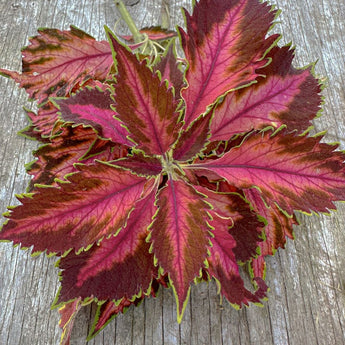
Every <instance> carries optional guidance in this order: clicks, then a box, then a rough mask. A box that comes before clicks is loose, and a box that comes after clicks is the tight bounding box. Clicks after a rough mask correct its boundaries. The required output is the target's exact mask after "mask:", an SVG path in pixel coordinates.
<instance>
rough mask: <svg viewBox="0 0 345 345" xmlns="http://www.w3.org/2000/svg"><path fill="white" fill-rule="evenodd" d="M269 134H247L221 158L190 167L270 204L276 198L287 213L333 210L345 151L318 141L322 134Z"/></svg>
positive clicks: (343, 188) (343, 192) (341, 193)
mask: <svg viewBox="0 0 345 345" xmlns="http://www.w3.org/2000/svg"><path fill="white" fill-rule="evenodd" d="M271 134H272V132H271V131H266V132H265V133H254V134H251V135H249V136H248V137H247V138H246V139H245V140H244V141H243V143H242V145H241V146H239V147H235V148H232V149H231V150H230V151H229V152H226V153H225V154H224V155H223V156H222V157H221V158H219V159H215V160H208V161H205V162H203V163H202V164H201V163H199V164H195V165H194V166H195V168H204V169H208V170H209V171H210V172H211V173H216V174H218V175H219V176H220V177H222V178H225V179H226V180H227V181H228V182H229V183H230V184H233V185H235V186H236V187H238V188H244V189H246V188H253V187H257V188H259V190H260V191H261V193H262V195H263V197H264V198H265V199H266V200H267V201H268V203H269V204H270V203H271V202H276V203H277V204H278V205H279V206H280V207H281V208H282V209H283V210H285V211H287V212H288V213H289V214H292V213H293V210H300V211H304V212H310V211H316V212H328V209H334V208H335V206H334V204H333V201H336V200H343V199H344V197H345V175H344V171H345V169H344V165H343V161H344V160H345V155H344V154H343V153H341V152H339V151H338V152H334V150H335V149H336V148H337V147H338V145H330V144H324V143H320V140H321V138H322V137H321V136H317V137H307V136H296V135H295V134H293V133H286V132H285V131H280V132H278V133H276V134H275V135H271ZM203 173H207V172H206V171H204V172H203Z"/></svg>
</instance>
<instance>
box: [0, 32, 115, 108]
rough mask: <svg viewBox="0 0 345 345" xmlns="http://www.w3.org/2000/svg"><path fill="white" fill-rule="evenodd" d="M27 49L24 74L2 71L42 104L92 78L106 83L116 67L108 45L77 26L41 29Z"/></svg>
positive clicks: (24, 53) (25, 51) (0, 71)
mask: <svg viewBox="0 0 345 345" xmlns="http://www.w3.org/2000/svg"><path fill="white" fill-rule="evenodd" d="M38 32H39V35H38V36H35V37H32V38H31V39H30V45H29V46H28V47H26V48H24V49H23V51H22V53H23V56H24V57H23V68H22V74H19V73H17V72H13V71H8V70H4V69H0V73H1V74H2V75H5V76H8V77H11V78H12V79H14V80H15V81H16V82H17V83H19V84H20V87H23V88H25V89H26V91H27V93H28V94H29V96H30V97H31V98H33V99H36V100H37V101H38V102H39V103H42V102H45V101H47V100H48V97H53V96H59V97H64V96H66V95H67V94H68V93H69V91H70V90H71V89H72V88H73V86H74V85H75V84H77V83H79V82H80V81H82V80H84V79H85V78H88V77H89V76H91V77H92V78H93V79H97V80H104V79H105V78H106V77H107V75H108V73H109V70H110V68H111V66H112V64H113V60H112V54H111V49H110V47H109V44H108V42H106V41H96V40H95V39H94V38H93V37H91V36H90V35H88V34H87V33H85V32H84V31H81V30H79V29H77V28H75V27H73V26H72V27H71V29H70V30H68V31H60V30H57V29H47V28H44V29H40V30H39V31H38Z"/></svg>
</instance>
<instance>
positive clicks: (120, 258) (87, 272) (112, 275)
mask: <svg viewBox="0 0 345 345" xmlns="http://www.w3.org/2000/svg"><path fill="white" fill-rule="evenodd" d="M154 201H155V190H153V191H152V192H151V193H150V194H149V195H148V196H147V197H146V198H144V199H142V200H140V201H138V202H137V203H136V205H135V209H134V210H133V212H132V213H131V214H130V216H129V218H128V221H127V223H126V225H125V226H124V227H123V229H121V230H120V232H119V233H118V234H117V235H115V236H111V237H110V238H107V239H103V240H102V241H101V243H100V244H99V245H95V246H93V247H92V248H91V249H90V250H88V251H86V252H82V253H80V254H78V255H77V254H76V253H74V252H70V253H69V254H67V256H65V257H63V258H62V259H61V260H60V263H59V267H60V269H62V274H61V276H62V282H61V291H60V294H59V300H58V302H59V303H61V302H65V301H68V300H71V299H73V298H76V297H79V296H80V297H82V298H83V299H85V298H87V297H91V296H96V297H97V299H98V300H99V301H101V300H115V301H117V300H121V299H123V298H126V299H129V300H133V297H135V296H138V297H140V296H141V294H142V293H143V294H146V293H147V291H148V289H149V287H150V285H151V282H152V279H153V278H156V277H157V276H158V268H157V267H155V266H154V260H153V254H151V253H149V249H150V244H149V243H148V242H146V237H147V235H148V231H147V228H148V227H149V226H150V224H151V222H152V217H153V215H154V214H155V212H156V207H155V206H154ZM123 202H125V200H124V201H123Z"/></svg>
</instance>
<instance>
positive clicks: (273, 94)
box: [210, 47, 321, 141]
mask: <svg viewBox="0 0 345 345" xmlns="http://www.w3.org/2000/svg"><path fill="white" fill-rule="evenodd" d="M268 56H269V57H271V58H272V59H273V61H272V62H271V63H270V64H269V65H268V66H267V67H265V68H263V69H262V70H260V72H262V73H263V74H265V78H260V79H259V80H258V83H257V84H253V85H251V86H249V87H247V88H244V89H241V90H236V91H234V92H231V93H229V94H228V95H227V96H226V97H225V99H224V101H223V102H222V104H221V105H219V106H217V107H216V109H215V110H214V116H213V119H212V122H211V138H210V140H211V141H216V140H229V139H230V138H231V137H232V136H233V135H236V134H239V133H244V132H249V131H251V130H252V129H263V128H265V127H267V126H273V127H276V128H278V127H280V126H282V125H286V126H287V128H288V129H289V130H298V131H299V132H302V131H304V130H306V129H307V128H308V127H309V126H311V120H312V119H313V118H314V117H315V116H316V115H317V113H318V111H319V110H320V104H321V96H320V91H321V87H320V85H319V82H318V81H317V80H316V79H315V78H314V77H313V76H312V74H311V70H310V68H308V69H304V70H296V69H294V68H293V67H292V66H291V61H292V58H293V51H292V50H289V47H283V48H278V47H274V48H273V49H272V50H271V51H270V52H269V54H268Z"/></svg>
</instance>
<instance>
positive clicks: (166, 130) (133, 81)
mask: <svg viewBox="0 0 345 345" xmlns="http://www.w3.org/2000/svg"><path fill="white" fill-rule="evenodd" d="M108 34H109V39H110V41H111V44H112V46H113V49H114V51H115V52H116V61H117V70H118V75H117V79H118V82H117V84H116V85H115V107H116V111H117V113H118V115H117V117H118V118H119V119H120V120H121V121H122V122H123V123H124V124H125V126H126V127H127V128H128V130H129V132H130V133H131V134H130V137H131V138H132V139H133V140H134V141H135V142H136V143H137V144H138V148H140V149H142V150H144V151H145V152H146V153H148V154H157V155H163V154H164V153H165V152H166V151H168V150H169V148H170V146H171V145H172V144H173V143H174V142H175V141H176V139H177V136H178V130H179V127H180V125H179V123H178V119H179V113H178V112H177V111H176V107H177V101H176V100H175V99H174V94H173V91H172V90H171V89H167V86H166V85H165V83H162V82H161V80H160V78H159V77H158V75H157V74H156V73H153V72H152V71H151V70H150V68H148V66H147V62H146V60H144V61H142V62H139V61H138V59H137V57H136V56H135V55H134V54H132V53H131V52H130V51H128V50H127V48H125V47H123V46H122V45H121V44H119V43H118V41H117V40H116V39H115V38H114V36H113V35H112V34H111V33H110V32H108Z"/></svg>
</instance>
